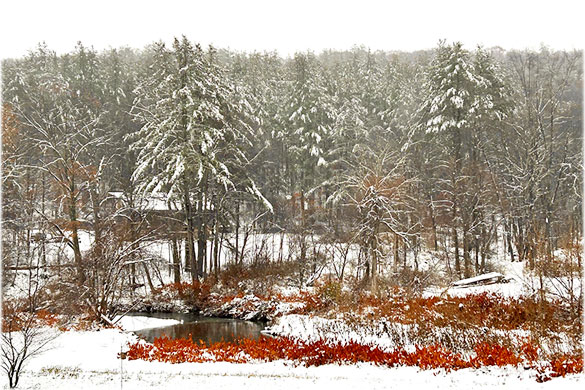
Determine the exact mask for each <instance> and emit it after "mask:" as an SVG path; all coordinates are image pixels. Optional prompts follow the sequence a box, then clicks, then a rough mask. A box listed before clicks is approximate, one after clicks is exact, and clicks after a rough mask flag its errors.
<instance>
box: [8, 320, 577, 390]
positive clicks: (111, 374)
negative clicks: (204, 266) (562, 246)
mask: <svg viewBox="0 0 585 390" xmlns="http://www.w3.org/2000/svg"><path fill="white" fill-rule="evenodd" d="M135 321H140V324H141V326H144V327H154V326H159V325H160V322H159V320H158V319H152V318H148V319H146V318H144V317H143V318H135ZM135 325H136V323H134V324H130V325H129V326H135ZM135 340H136V336H134V335H133V334H132V333H130V332H124V331H120V330H117V329H103V330H100V331H94V332H71V331H70V332H64V333H62V334H61V335H60V336H59V337H58V338H57V339H55V340H54V341H53V343H52V345H51V348H50V349H49V350H48V351H46V352H45V353H43V354H42V355H41V356H38V357H37V358H35V359H34V360H31V362H30V364H29V365H28V366H27V368H26V369H25V371H24V373H23V374H22V377H21V384H19V388H20V389H65V390H67V389H71V390H77V389H117V388H121V389H129V390H130V389H138V390H144V389H179V388H180V389H183V388H193V387H200V388H201V387H203V388H222V389H256V390H257V389H267V388H274V387H278V388H279V389H282V390H285V389H329V388H336V389H355V388H358V387H360V388H368V389H387V388H404V387H406V386H408V387H410V388H422V389H479V388H481V389H508V388H510V389H541V388H542V389H557V388H563V389H565V390H569V389H581V388H582V387H583V384H584V379H585V375H583V374H579V375H570V376H568V377H566V378H555V379H553V380H552V381H549V382H545V383H537V382H536V380H535V373H534V372H533V371H532V370H524V369H523V368H516V367H505V368H497V367H484V368H481V369H477V370H476V369H463V370H459V371H454V372H450V373H446V372H444V371H441V370H420V369H419V368H416V367H395V368H388V367H378V366H374V365H371V364H357V365H324V366H319V367H304V366H295V365H293V364H291V363H290V362H284V361H276V362H270V363H264V362H258V363H245V364H236V363H225V362H217V363H181V364H171V363H160V362H146V361H141V360H133V361H128V360H120V359H118V358H117V355H118V353H119V352H120V350H121V349H124V348H125V346H126V345H127V343H128V342H133V341H135Z"/></svg>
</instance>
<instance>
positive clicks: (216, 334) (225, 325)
mask: <svg viewBox="0 0 585 390" xmlns="http://www.w3.org/2000/svg"><path fill="white" fill-rule="evenodd" d="M127 315H129V316H143V317H151V318H172V319H174V320H178V321H181V323H180V324H175V325H170V326H162V327H157V328H148V329H140V330H138V331H136V332H134V333H136V334H137V335H139V336H141V337H142V338H144V339H145V340H146V341H148V342H149V343H152V342H153V341H154V339H155V338H156V337H161V336H163V335H166V336H167V337H169V338H171V339H179V338H188V337H189V335H191V338H192V340H193V342H195V343H198V342H199V340H203V341H204V342H205V343H206V344H207V345H209V344H210V343H216V342H219V341H222V340H223V341H235V340H237V339H242V338H246V339H254V340H256V339H258V338H260V337H261V334H260V331H261V330H262V329H264V328H265V327H266V324H265V323H264V322H257V321H244V320H238V319H232V318H219V317H203V316H200V315H196V314H191V313H129V314H127Z"/></svg>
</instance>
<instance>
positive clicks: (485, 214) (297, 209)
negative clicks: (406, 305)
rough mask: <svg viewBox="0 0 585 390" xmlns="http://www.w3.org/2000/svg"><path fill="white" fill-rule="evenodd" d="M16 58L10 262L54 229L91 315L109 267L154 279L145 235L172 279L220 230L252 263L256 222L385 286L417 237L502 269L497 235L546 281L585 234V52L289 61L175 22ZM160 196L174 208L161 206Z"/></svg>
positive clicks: (464, 271) (339, 54) (365, 55)
mask: <svg viewBox="0 0 585 390" xmlns="http://www.w3.org/2000/svg"><path fill="white" fill-rule="evenodd" d="M2 68H3V73H2V101H3V103H2V104H3V105H2V148H3V154H2V218H3V221H2V240H3V259H2V261H3V265H4V269H5V276H6V275H7V274H6V272H8V271H9V270H11V269H18V267H22V266H27V265H28V266H30V265H33V264H38V265H46V264H48V263H51V262H53V263H54V261H55V260H54V259H50V258H47V256H46V254H45V249H44V248H45V244H46V242H48V240H49V237H51V239H52V240H55V239H59V240H61V241H62V242H64V243H65V244H66V245H67V246H68V247H69V248H70V253H72V254H73V255H72V257H71V258H70V259H64V260H63V263H60V264H58V265H60V266H63V271H62V272H63V275H69V277H70V278H71V280H74V281H75V283H77V285H85V286H90V287H91V288H92V290H91V291H93V292H94V294H93V295H91V294H89V298H88V299H89V300H90V301H91V302H92V304H93V305H94V307H95V310H96V311H98V312H99V311H100V310H105V307H106V306H107V304H108V302H107V299H109V298H108V297H109V295H108V294H109V293H108V289H111V288H113V287H112V283H111V281H112V278H113V277H114V276H113V275H115V278H119V279H116V280H118V281H122V280H124V281H126V280H127V278H126V277H125V276H123V275H126V274H129V273H131V274H132V275H134V274H136V273H145V274H146V275H147V276H148V280H149V283H152V282H151V281H150V273H151V272H149V266H148V264H149V263H148V261H141V260H143V259H141V258H140V254H141V252H140V247H141V243H143V242H145V241H148V240H152V239H154V238H156V239H161V238H162V239H165V240H168V241H169V242H171V243H172V247H173V253H174V254H173V262H172V264H170V266H171V267H172V269H173V272H174V280H175V281H176V282H178V281H181V280H197V279H200V278H205V277H206V275H209V274H213V273H216V272H218V270H220V269H221V267H223V266H224V265H225V264H222V263H221V259H220V255H219V253H220V250H221V248H222V245H228V244H227V238H228V237H232V238H233V239H232V240H231V241H230V243H229V245H230V248H231V253H232V254H233V255H232V258H231V260H230V261H232V262H235V263H241V262H245V261H247V260H253V259H251V258H250V259H247V258H246V257H250V256H253V255H254V254H250V253H245V252H244V251H243V250H242V248H243V247H244V246H245V240H246V239H248V236H249V235H250V234H254V233H272V234H286V235H287V236H289V237H291V245H293V244H294V248H295V250H294V256H293V258H292V259H290V260H291V261H295V262H297V263H298V264H299V269H300V270H301V271H300V278H301V281H305V282H306V281H309V280H310V277H311V276H310V275H311V274H312V272H314V271H315V269H317V268H318V267H320V264H321V263H322V262H326V261H327V259H326V257H327V256H326V255H324V254H322V253H318V251H317V250H316V246H315V245H316V244H315V243H316V242H319V243H320V244H324V243H325V244H328V245H331V246H334V245H339V246H340V248H341V249H340V250H341V251H342V252H343V250H344V249H343V245H346V246H349V245H354V246H356V247H359V264H358V269H359V273H360V275H361V277H362V278H363V280H364V281H365V282H364V283H365V284H364V288H367V289H371V290H372V291H374V292H375V291H376V290H377V289H378V275H379V273H380V272H381V270H383V272H384V274H385V275H390V277H392V275H399V273H400V272H401V270H403V269H404V268H409V269H411V270H416V269H417V268H418V267H419V264H418V263H417V261H418V256H419V254H420V253H421V252H423V251H432V252H433V253H435V254H436V256H437V257H439V258H442V259H443V260H444V266H445V270H446V276H447V278H448V279H449V280H455V279H459V278H463V277H470V276H473V275H476V274H479V273H482V272H485V271H486V270H488V268H489V263H490V259H491V258H492V256H493V255H494V253H495V248H497V247H498V246H500V247H503V248H505V251H506V253H507V258H508V260H509V261H521V262H526V263H527V267H528V268H529V269H532V270H538V271H539V272H540V273H541V275H547V274H550V273H552V272H553V271H554V269H555V268H554V267H555V261H557V251H558V250H559V249H563V248H568V247H571V246H575V245H578V243H579V242H580V240H581V237H582V229H583V226H582V214H581V208H582V195H583V194H582V188H583V187H582V186H583V175H582V162H583V155H582V124H583V119H582V112H583V111H582V107H583V102H582V96H583V90H582V87H583V80H582V75H583V64H582V53H581V52H566V51H555V50H551V49H548V48H546V47H543V48H541V49H540V50H539V51H531V50H518V51H516V50H514V51H504V50H502V49H499V48H491V49H486V48H464V47H462V45H461V44H459V43H453V44H449V43H446V42H440V43H439V45H438V46H437V47H436V48H435V49H434V50H427V51H418V52H413V53H404V52H380V51H376V52H373V51H370V50H368V49H367V48H362V47H356V48H354V49H352V50H349V51H324V52H322V53H320V54H314V53H311V52H304V53H297V54H295V55H294V56H293V57H291V58H282V57H280V56H279V55H277V54H276V53H269V52H268V53H266V52H265V53H240V52H232V51H228V50H221V49H216V48H212V47H209V48H202V47H200V46H199V45H197V44H195V43H193V42H190V41H189V40H188V39H186V38H185V37H183V38H180V39H176V40H175V41H174V43H173V44H172V45H171V46H169V45H165V44H163V43H154V44H152V45H150V46H148V47H147V48H145V49H143V50H136V49H129V48H122V49H112V50H108V51H104V52H97V51H95V50H93V49H92V48H91V47H88V46H84V45H83V44H81V43H79V44H78V45H77V46H76V47H75V49H74V50H73V51H72V52H70V53H68V54H64V55H57V54H56V53H55V52H53V51H51V50H50V48H48V47H46V46H45V45H39V47H38V48H36V49H35V50H33V51H31V52H30V54H29V55H28V56H26V57H25V58H21V59H7V60H4V62H3V67H2ZM113 194H121V195H120V196H117V197H115V196H114V195H113ZM112 198H116V199H117V200H120V199H122V200H123V202H122V204H123V205H124V206H123V207H120V206H119V205H118V206H115V207H114V206H112V205H113V204H114V203H113V202H112ZM153 198H156V199H159V200H161V201H162V202H163V203H165V204H166V206H167V208H168V213H161V214H160V215H165V216H166V218H169V219H173V221H172V223H171V221H170V220H169V221H168V223H163V224H162V225H161V224H160V223H158V224H157V222H156V221H155V220H154V219H153V218H148V217H147V214H148V213H147V210H148V206H147V205H148V202H149V200H152V199H153ZM171 227H172V228H171ZM82 230H83V231H89V232H90V233H91V235H92V242H91V243H90V244H91V249H90V250H84V248H83V244H82V243H81V242H80V234H79V232H80V231H82ZM234 240H235V241H234ZM224 242H226V243H225V244H224ZM345 255H347V250H346V251H345ZM182 259H183V260H184V261H182ZM277 260H279V259H269V261H277ZM280 260H282V259H280ZM53 265H55V264H53ZM66 266H67V267H66ZM337 267H338V264H334V265H333V268H335V269H336V272H337V271H339V270H340V272H337V274H338V276H340V277H341V278H342V279H343V269H342V268H341V269H338V268H337ZM396 277H398V276H396ZM6 279H8V280H9V279H10V278H6ZM104 281H107V283H106V282H104ZM98 287H99V288H98Z"/></svg>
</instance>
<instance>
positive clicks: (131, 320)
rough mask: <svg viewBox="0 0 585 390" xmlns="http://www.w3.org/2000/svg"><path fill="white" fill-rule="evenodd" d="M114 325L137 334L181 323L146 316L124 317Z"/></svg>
mask: <svg viewBox="0 0 585 390" xmlns="http://www.w3.org/2000/svg"><path fill="white" fill-rule="evenodd" d="M114 323H115V324H116V325H118V326H120V327H121V328H122V329H124V330H125V331H128V332H135V331H137V330H140V329H148V328H159V327H163V326H171V325H175V324H180V323H181V321H178V320H174V319H172V318H152V317H144V316H124V317H122V318H120V317H117V318H115V319H114Z"/></svg>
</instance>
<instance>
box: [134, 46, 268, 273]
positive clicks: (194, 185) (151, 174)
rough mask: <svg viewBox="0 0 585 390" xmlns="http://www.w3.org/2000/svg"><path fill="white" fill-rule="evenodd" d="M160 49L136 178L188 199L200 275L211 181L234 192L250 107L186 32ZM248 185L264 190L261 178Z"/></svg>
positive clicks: (139, 110) (191, 254) (141, 89)
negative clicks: (235, 168) (235, 169)
mask: <svg viewBox="0 0 585 390" xmlns="http://www.w3.org/2000/svg"><path fill="white" fill-rule="evenodd" d="M152 51H153V55H154V61H153V64H152V65H151V70H152V71H151V72H149V74H148V77H147V78H146V80H145V81H144V82H143V83H142V84H140V85H139V86H138V88H137V90H136V94H137V99H136V102H135V104H134V108H133V112H134V113H135V115H136V118H137V120H139V121H140V122H141V123H142V127H141V129H140V130H139V131H137V132H136V133H135V134H133V136H132V137H133V139H134V140H135V141H134V143H133V144H132V149H133V150H135V151H136V152H137V168H136V170H135V171H134V174H133V177H134V178H135V179H136V180H138V181H139V182H140V189H141V191H142V192H143V193H144V194H145V195H146V196H149V195H152V194H157V193H160V192H163V193H165V194H166V196H167V198H168V199H171V198H176V199H179V201H180V202H181V203H182V207H183V210H184V214H185V225H186V230H187V259H188V260H187V261H188V262H189V264H190V265H191V272H192V278H193V279H196V278H197V277H198V276H202V275H203V264H204V261H205V258H206V235H205V231H206V229H205V227H206V219H205V217H204V215H205V214H206V212H207V208H208V207H209V201H210V198H209V193H208V190H209V183H210V182H213V183H215V184H217V185H219V186H222V187H223V188H224V189H226V190H227V189H228V188H232V187H233V186H234V185H235V184H234V180H233V175H232V170H230V168H229V166H228V165H230V164H231V165H237V163H238V162H242V161H243V160H245V155H244V153H243V150H242V145H243V144H245V143H248V144H249V139H248V137H247V134H249V132H250V126H249V120H250V115H249V109H250V107H249V103H248V102H247V101H246V100H245V99H243V98H242V96H239V98H238V99H236V98H235V97H236V96H237V94H236V93H235V89H234V87H233V86H232V85H231V84H230V83H228V82H227V81H226V79H225V77H224V75H223V73H222V71H221V69H220V67H219V66H218V65H217V64H216V63H215V60H214V59H213V56H214V51H213V50H210V52H208V53H205V52H204V51H203V49H201V47H200V46H198V45H197V46H195V47H194V46H193V45H192V44H191V43H190V42H189V41H188V40H187V38H185V37H183V38H182V39H181V40H178V39H175V42H174V44H173V49H172V50H168V49H167V48H166V47H165V45H164V44H162V43H159V44H156V45H155V46H154V47H153V48H152ZM247 184H248V187H249V188H250V191H252V192H253V193H254V194H255V195H256V196H261V194H260V193H259V191H257V190H255V188H256V187H255V185H254V184H253V183H251V182H248V183H247ZM195 208H196V209H195ZM196 230H197V231H198V232H199V234H198V235H197V237H198V256H197V257H196V256H195V245H194V244H195V231H196Z"/></svg>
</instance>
